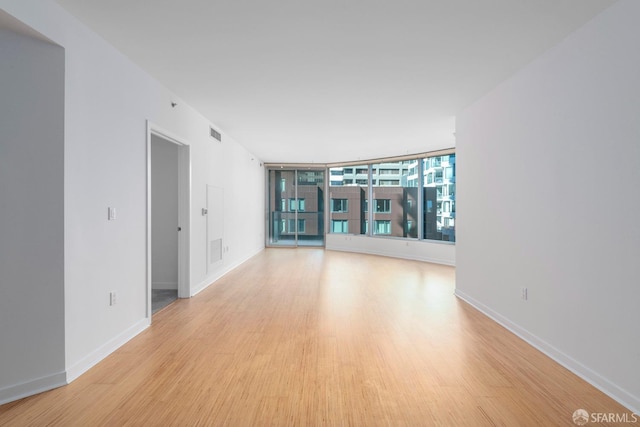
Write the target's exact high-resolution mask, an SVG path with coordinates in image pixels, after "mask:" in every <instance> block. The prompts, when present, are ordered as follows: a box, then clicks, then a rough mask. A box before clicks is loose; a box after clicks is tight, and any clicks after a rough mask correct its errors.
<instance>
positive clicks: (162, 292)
mask: <svg viewBox="0 0 640 427" xmlns="http://www.w3.org/2000/svg"><path fill="white" fill-rule="evenodd" d="M177 299H178V291H177V290H176V289H152V290H151V310H152V314H155V313H156V312H157V311H158V310H161V309H163V308H165V307H166V306H168V305H169V304H171V303H172V302H174V301H175V300H177Z"/></svg>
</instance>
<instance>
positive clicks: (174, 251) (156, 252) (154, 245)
mask: <svg viewBox="0 0 640 427" xmlns="http://www.w3.org/2000/svg"><path fill="white" fill-rule="evenodd" d="M151 206H152V208H151V284H152V287H153V289H176V290H177V289H178V226H179V224H178V146H177V145H176V144H174V143H172V142H169V141H166V140H164V139H162V138H160V137H158V136H156V135H151Z"/></svg>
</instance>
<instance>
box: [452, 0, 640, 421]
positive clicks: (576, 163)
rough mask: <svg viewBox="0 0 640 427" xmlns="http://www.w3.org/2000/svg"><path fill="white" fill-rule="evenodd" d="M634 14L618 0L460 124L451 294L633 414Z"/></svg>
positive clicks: (638, 9)
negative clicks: (524, 290) (454, 281)
mask: <svg viewBox="0 0 640 427" xmlns="http://www.w3.org/2000/svg"><path fill="white" fill-rule="evenodd" d="M639 21H640V2H637V1H634V0H623V1H621V2H619V3H617V4H615V5H614V6H613V7H611V8H610V9H608V10H606V11H605V12H604V13H602V14H601V15H600V16H598V17H596V18H595V19H594V20H593V21H591V22H590V23H588V24H587V25H586V26H584V27H583V28H582V29H580V30H579V31H577V32H576V33H574V34H573V35H571V36H570V37H569V38H567V39H566V40H565V41H564V42H562V43H561V44H560V45H558V46H557V47H555V48H553V49H551V50H550V51H549V52H547V53H546V54H545V55H543V56H542V57H541V58H539V59H538V60H536V61H535V62H533V63H532V64H530V65H529V66H528V67H526V68H525V69H524V70H522V71H521V72H519V73H518V74H517V75H516V76H514V77H513V78H511V79H509V80H508V81H506V82H504V83H503V84H501V85H500V86H499V87H497V88H496V89H494V90H493V91H492V92H490V93H489V94H487V95H486V96H484V97H483V98H482V99H480V100H479V101H477V102H476V103H474V104H473V105H472V106H470V107H468V108H467V109H465V110H464V111H463V112H462V113H461V114H460V115H459V116H458V119H457V160H458V171H457V172H458V182H457V196H458V206H457V215H458V221H457V224H456V225H457V236H456V238H457V243H456V244H457V254H456V255H457V260H456V266H457V273H456V277H457V290H456V293H457V294H458V295H459V296H461V297H463V298H464V299H466V300H468V301H469V302H471V303H473V304H474V305H476V306H477V307H479V308H480V309H482V310H483V311H485V312H486V313H488V314H490V315H491V316H493V317H494V318H496V319H497V320H499V321H500V322H502V323H503V324H505V325H506V326H508V327H509V328H511V329H512V330H514V331H515V332H517V333H519V334H520V335H521V336H523V337H524V338H526V339H528V340H529V341H530V342H532V343H533V344H534V345H536V346H538V347H539V348H541V349H542V350H544V351H545V352H547V353H548V354H550V355H551V356H553V357H554V358H556V359H557V360H558V361H560V362H561V363H563V364H565V365H566V366H568V367H569V368H570V369H572V370H574V371H575V372H577V373H578V374H579V375H581V376H583V377H584V378H586V379H587V380H588V381H590V382H592V383H593V384H595V385H596V386H598V387H599V388H601V389H602V390H604V391H605V392H607V393H609V394H610V395H612V396H614V397H615V398H617V399H618V400H619V401H620V402H622V403H623V404H625V405H627V406H628V407H629V408H631V409H633V410H635V412H640V369H638V367H640V340H639V339H638V326H639V325H640V310H639V309H638V301H640V286H638V284H639V283H640V263H639V262H638V260H639V259H640V221H639V220H638V218H640V216H639V214H638V213H639V212H640V191H639V189H638V185H639V184H640V119H639V118H640V80H639V76H640V50H639V49H638V40H640V26H639V25H638V22H639ZM522 287H526V288H528V291H529V298H528V300H527V301H523V300H522V299H521V288H522ZM585 409H587V410H590V408H585ZM597 409H601V408H597ZM594 410H596V408H594Z"/></svg>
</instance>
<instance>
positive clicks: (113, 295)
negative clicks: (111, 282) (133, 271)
mask: <svg viewBox="0 0 640 427" xmlns="http://www.w3.org/2000/svg"><path fill="white" fill-rule="evenodd" d="M109 305H116V291H111V292H109Z"/></svg>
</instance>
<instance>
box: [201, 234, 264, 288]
mask: <svg viewBox="0 0 640 427" xmlns="http://www.w3.org/2000/svg"><path fill="white" fill-rule="evenodd" d="M263 250H264V246H261V247H259V248H258V249H256V250H254V251H252V252H250V254H249V255H248V256H246V257H244V258H242V259H241V260H239V261H237V262H235V263H233V264H229V265H226V266H224V268H222V269H220V270H218V271H215V272H214V273H213V274H211V275H209V276H207V277H206V278H205V279H204V280H202V281H201V282H200V283H198V284H197V285H196V286H195V287H193V288H191V296H192V297H193V296H195V295H196V294H198V293H200V292H202V291H203V290H205V289H206V288H208V287H209V286H210V285H212V284H213V283H214V282H216V281H217V280H220V279H221V278H222V277H223V276H224V275H226V274H227V273H229V272H230V271H231V270H233V269H235V268H237V267H239V266H240V265H241V264H244V263H245V262H247V261H248V260H249V259H251V258H253V257H254V256H256V255H257V254H259V253H260V252H262V251H263Z"/></svg>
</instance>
